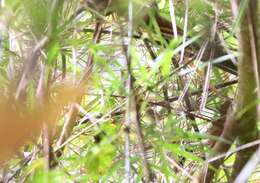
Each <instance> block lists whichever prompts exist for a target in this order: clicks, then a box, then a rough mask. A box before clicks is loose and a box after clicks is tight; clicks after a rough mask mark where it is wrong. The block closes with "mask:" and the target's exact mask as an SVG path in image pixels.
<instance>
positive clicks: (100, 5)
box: [85, 0, 237, 75]
mask: <svg viewBox="0 0 260 183" xmlns="http://www.w3.org/2000/svg"><path fill="white" fill-rule="evenodd" d="M85 1H86V5H87V6H88V7H89V8H90V9H92V10H94V11H96V12H98V13H101V14H102V15H104V16H108V15H110V14H112V13H115V14H117V15H118V16H120V17H124V18H128V1H126V0H85ZM133 7H134V8H133V9H134V10H135V13H134V22H135V24H137V26H136V27H138V26H139V27H140V26H142V25H143V22H144V23H145V24H146V25H150V23H151V21H152V19H153V18H154V20H155V21H156V23H157V25H158V27H159V29H160V32H161V34H162V36H163V37H164V38H165V39H166V40H167V41H170V40H171V39H172V38H173V26H172V22H171V21H170V20H168V19H166V18H165V17H163V16H161V15H160V14H159V11H158V7H157V4H156V3H155V2H152V3H148V1H145V0H144V1H134V2H133ZM140 20H141V21H142V22H141V21H140ZM142 28H143V27H142ZM177 31H178V34H179V35H181V34H182V33H183V30H182V29H181V28H180V27H177ZM171 35H172V36H171ZM219 42H220V41H219V38H218V37H217V36H216V37H215V39H213V40H211V42H210V44H209V46H208V48H207V49H206V51H205V54H204V56H203V57H202V60H204V61H208V60H214V59H215V58H218V57H221V56H225V55H226V54H227V53H226V50H225V48H224V47H223V46H222V45H221V44H220V43H219ZM192 46H193V47H195V48H197V49H199V48H200V44H199V43H198V42H195V43H193V44H192ZM212 47H214V53H213V54H210V52H211V49H212ZM210 55H211V56H210ZM213 65H214V66H216V67H218V68H220V69H221V70H223V71H225V72H228V73H230V74H232V75H237V65H236V63H234V62H232V61H231V60H226V61H224V62H220V63H213Z"/></svg>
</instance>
